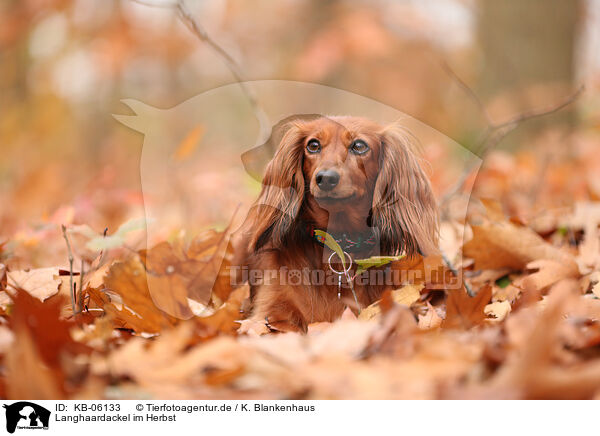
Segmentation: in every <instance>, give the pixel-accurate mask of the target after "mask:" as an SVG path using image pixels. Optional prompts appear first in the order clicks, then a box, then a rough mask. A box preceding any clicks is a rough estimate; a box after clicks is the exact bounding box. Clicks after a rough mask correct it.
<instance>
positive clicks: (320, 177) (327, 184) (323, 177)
mask: <svg viewBox="0 0 600 436" xmlns="http://www.w3.org/2000/svg"><path fill="white" fill-rule="evenodd" d="M316 181H317V185H318V186H319V188H321V189H322V190H323V191H331V190H332V189H333V188H335V187H336V186H337V184H338V182H339V181H340V174H339V173H338V172H337V171H335V170H323V171H319V172H318V173H317V177H316Z"/></svg>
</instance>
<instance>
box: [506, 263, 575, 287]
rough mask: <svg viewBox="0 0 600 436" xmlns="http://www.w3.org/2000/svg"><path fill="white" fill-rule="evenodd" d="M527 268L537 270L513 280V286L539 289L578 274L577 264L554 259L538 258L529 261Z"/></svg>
mask: <svg viewBox="0 0 600 436" xmlns="http://www.w3.org/2000/svg"><path fill="white" fill-rule="evenodd" d="M526 268H527V269H537V270H538V271H537V272H535V273H533V274H529V275H527V276H525V277H521V278H519V279H517V280H515V281H514V284H515V286H517V287H519V288H522V289H527V290H536V291H537V290H541V289H544V288H547V287H548V286H551V285H553V284H555V283H557V282H559V281H561V280H564V279H567V278H573V277H577V276H579V270H578V268H577V265H574V264H572V263H560V262H557V261H555V260H549V259H540V260H536V261H534V262H529V263H528V264H527V265H526Z"/></svg>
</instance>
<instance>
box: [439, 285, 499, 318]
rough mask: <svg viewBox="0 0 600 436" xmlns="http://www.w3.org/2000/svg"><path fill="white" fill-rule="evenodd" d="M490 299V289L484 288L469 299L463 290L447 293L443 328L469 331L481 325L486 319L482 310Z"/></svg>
mask: <svg viewBox="0 0 600 436" xmlns="http://www.w3.org/2000/svg"><path fill="white" fill-rule="evenodd" d="M491 298H492V287H491V286H490V285H486V286H484V287H483V288H482V289H480V290H479V292H478V293H477V295H475V296H474V297H470V296H469V294H467V293H466V292H465V291H463V290H455V291H448V297H447V298H446V318H445V319H444V321H443V322H442V327H443V328H458V327H463V328H466V329H469V328H471V327H474V326H476V325H479V324H482V323H483V322H484V320H485V318H486V315H485V312H484V308H485V306H487V304H488V303H489V302H490V299H491Z"/></svg>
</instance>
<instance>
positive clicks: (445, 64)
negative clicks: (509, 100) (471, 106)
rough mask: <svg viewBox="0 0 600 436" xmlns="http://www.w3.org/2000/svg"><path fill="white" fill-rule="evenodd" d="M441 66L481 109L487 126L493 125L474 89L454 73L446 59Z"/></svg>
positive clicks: (441, 62)
mask: <svg viewBox="0 0 600 436" xmlns="http://www.w3.org/2000/svg"><path fill="white" fill-rule="evenodd" d="M440 64H441V66H442V69H443V70H444V71H445V72H446V74H448V76H450V77H451V78H452V79H453V80H454V81H455V82H456V84H457V85H458V86H459V87H460V88H461V89H462V90H463V91H464V92H465V94H467V95H468V96H469V98H470V99H471V100H473V102H474V103H475V104H476V105H477V107H478V108H479V111H480V112H481V115H483V117H484V118H485V121H486V122H487V124H488V125H490V124H492V118H491V117H490V115H489V113H488V111H487V109H486V107H485V105H484V104H483V102H482V101H481V100H480V99H479V97H478V96H477V94H475V91H473V89H472V88H471V87H470V86H469V85H467V84H466V83H465V82H464V81H463V80H462V79H461V78H460V77H459V76H458V74H456V73H455V72H454V70H453V69H452V68H451V67H450V65H448V62H446V60H445V59H442V60H441V61H440Z"/></svg>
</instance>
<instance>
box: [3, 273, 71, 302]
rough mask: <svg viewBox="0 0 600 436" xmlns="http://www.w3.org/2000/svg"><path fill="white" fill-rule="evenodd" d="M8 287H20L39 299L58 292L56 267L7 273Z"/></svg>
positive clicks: (59, 282) (11, 288)
mask: <svg viewBox="0 0 600 436" xmlns="http://www.w3.org/2000/svg"><path fill="white" fill-rule="evenodd" d="M7 278H8V289H9V290H16V289H22V290H24V291H27V292H28V293H29V294H31V295H33V296H34V297H35V298H37V299H38V300H40V301H44V300H45V299H46V298H49V297H51V296H53V295H55V294H57V293H58V287H59V285H60V284H61V280H60V278H59V277H58V268H39V269H32V270H28V271H27V270H22V271H9V272H8V273H7Z"/></svg>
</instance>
